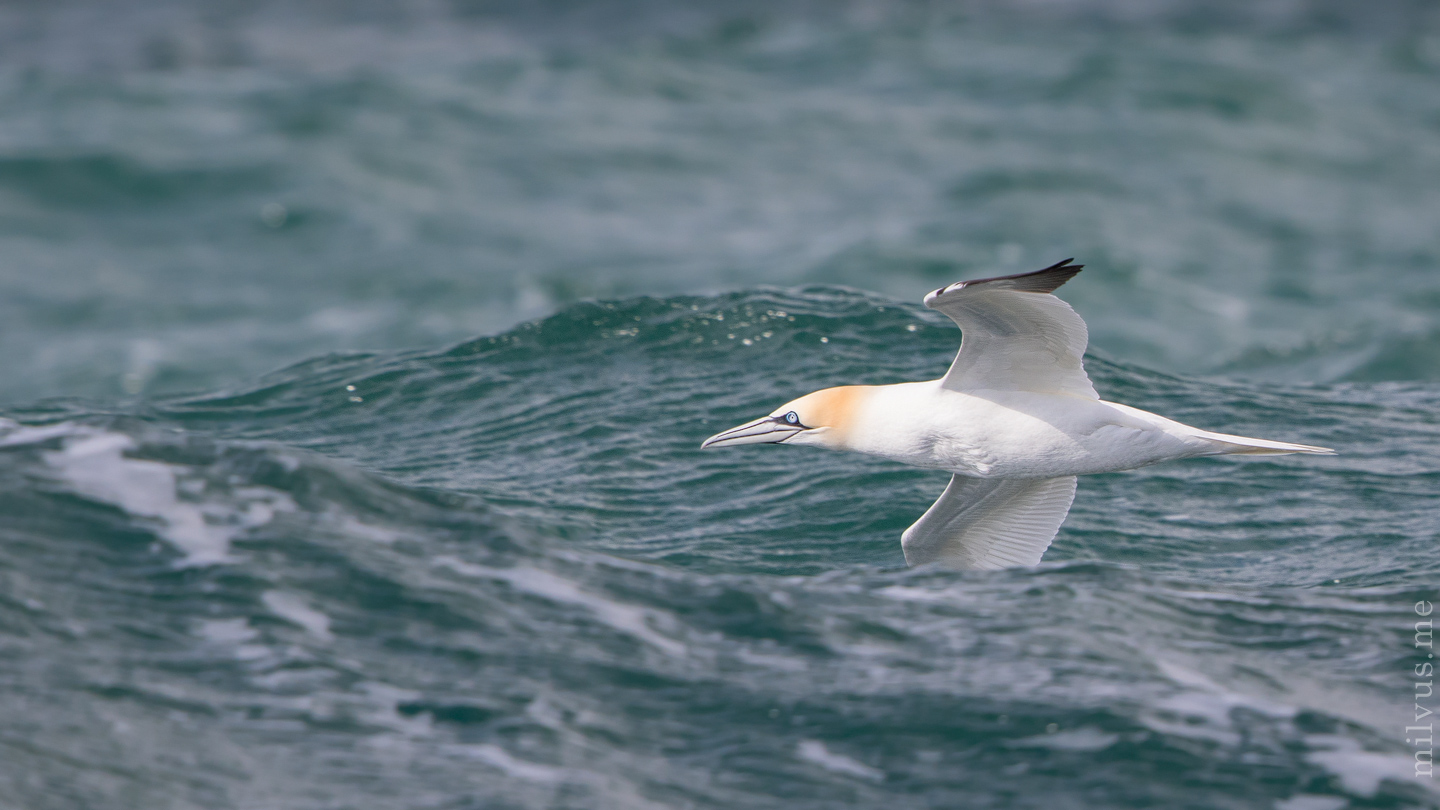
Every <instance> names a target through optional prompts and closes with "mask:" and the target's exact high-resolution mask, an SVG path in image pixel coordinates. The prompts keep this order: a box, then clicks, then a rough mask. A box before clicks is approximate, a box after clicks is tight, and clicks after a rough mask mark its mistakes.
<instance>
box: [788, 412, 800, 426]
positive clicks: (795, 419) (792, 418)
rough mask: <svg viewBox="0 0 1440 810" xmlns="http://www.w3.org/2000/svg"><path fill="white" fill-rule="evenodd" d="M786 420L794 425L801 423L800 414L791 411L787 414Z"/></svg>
mask: <svg viewBox="0 0 1440 810" xmlns="http://www.w3.org/2000/svg"><path fill="white" fill-rule="evenodd" d="M785 421H786V422H789V423H790V424H792V425H798V424H800V414H798V413H795V412H794V411H791V412H789V413H787V414H785Z"/></svg>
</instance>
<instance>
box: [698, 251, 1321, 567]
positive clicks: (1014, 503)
mask: <svg viewBox="0 0 1440 810" xmlns="http://www.w3.org/2000/svg"><path fill="white" fill-rule="evenodd" d="M1079 270H1080V266H1078V265H1071V264H1069V263H1068V261H1067V262H1061V263H1059V264H1057V265H1054V266H1052V267H1048V268H1046V269H1045V270H1041V271H1039V272H1036V273H1028V274H1024V275H1020V276H1008V277H1004V278H998V279H982V280H979V281H969V282H961V283H959V284H953V285H950V286H949V287H945V288H942V289H940V290H936V291H935V292H934V293H931V294H930V295H929V296H926V299H925V304H926V306H929V307H931V308H933V309H938V310H940V311H942V312H944V313H945V314H947V315H949V316H950V317H951V318H952V319H953V320H955V321H956V323H957V324H958V325H959V326H960V328H961V330H962V332H963V334H964V342H963V343H962V345H961V350H960V353H959V354H958V355H957V356H956V359H955V362H954V363H953V364H952V365H951V367H950V370H949V372H947V373H946V375H945V376H944V377H942V378H940V379H938V380H930V381H926V382H913V383H900V384H897V385H877V386H867V385H855V386H842V387H839V388H827V389H824V390H821V391H816V392H814V393H811V394H807V395H805V396H803V397H801V398H799V399H797V400H795V401H793V402H791V403H788V404H786V405H784V406H782V407H781V408H779V409H777V410H776V411H775V412H774V413H772V414H771V415H770V416H767V417H764V418H762V419H757V420H755V421H753V422H749V423H746V424H744V425H740V426H739V427H736V428H733V429H731V430H728V431H725V432H724V433H720V434H718V435H716V436H712V437H711V438H710V439H707V440H706V442H705V444H704V445H703V446H705V447H711V446H717V445H718V446H724V445H733V444H756V443H767V444H815V445H821V446H825V447H829V448H832V449H840V450H851V451H855V452H860V453H866V454H869V455H874V456H879V457H882V458H886V459H890V460H892V461H898V462H900V463H903V464H908V465H910V466H914V467H924V468H929V469H937V470H945V471H948V472H950V473H952V475H953V477H952V479H951V482H950V486H949V487H947V488H946V490H945V493H944V494H943V495H941V496H940V500H938V501H936V503H935V505H934V506H932V507H931V508H930V509H929V511H927V512H926V513H925V514H924V516H922V517H921V518H920V520H919V521H917V522H916V523H915V525H913V526H911V527H910V528H909V529H908V530H906V532H905V534H904V536H903V537H902V546H903V548H904V550H905V558H906V560H907V561H908V562H910V563H911V564H920V563H925V562H932V561H938V562H944V563H948V564H950V565H953V566H957V567H961V568H997V567H1003V566H1007V565H1033V564H1034V563H1036V562H1039V560H1040V556H1041V555H1042V554H1043V553H1044V551H1045V549H1046V548H1047V547H1048V546H1049V544H1050V541H1051V540H1052V539H1053V538H1054V536H1055V534H1056V532H1058V531H1059V528H1060V524H1061V522H1063V521H1064V519H1065V515H1066V513H1068V511H1069V509H1070V502H1071V500H1072V499H1073V497H1074V494H1075V476H1077V475H1088V474H1091V473H1101V472H1114V471H1117V470H1130V469H1135V468H1137V467H1144V466H1147V465H1150V464H1156V463H1159V462H1162V461H1172V460H1176V459H1183V458H1192V457H1195V456H1213V455H1234V454H1245V455H1275V454H1286V453H1330V452H1332V451H1330V450H1328V449H1326V448H1323V447H1312V446H1309V445H1300V444H1290V443H1287V442H1275V441H1269V440H1265V439H1251V438H1247V437H1243V436H1232V435H1228V434H1223V433H1212V432H1210V431H1205V430H1201V429H1199V428H1194V427H1190V426H1189V425H1184V424H1181V423H1179V422H1176V421H1173V420H1171V419H1166V418H1165V417H1163V416H1158V415H1156V414H1153V413H1149V412H1147V411H1142V410H1139V409H1138V408H1131V407H1129V406H1127V405H1121V404H1118V403H1114V402H1106V401H1104V400H1101V399H1100V398H1099V396H1098V395H1097V394H1096V393H1095V389H1094V387H1093V386H1091V384H1090V380H1089V377H1087V376H1086V375H1085V371H1084V367H1083V365H1082V362H1081V357H1082V355H1083V354H1084V351H1085V345H1086V340H1087V333H1086V329H1085V323H1084V321H1082V320H1081V319H1080V317H1079V316H1078V315H1076V314H1075V312H1074V310H1072V309H1071V308H1070V307H1069V305H1067V304H1066V303H1065V302H1063V301H1061V300H1060V299H1058V298H1056V297H1054V296H1053V295H1050V294H1049V293H1050V292H1051V291H1052V290H1054V289H1055V288H1056V287H1058V286H1060V285H1061V284H1063V283H1064V282H1065V281H1067V280H1069V279H1070V278H1071V277H1073V276H1074V275H1075V273H1077V272H1079Z"/></svg>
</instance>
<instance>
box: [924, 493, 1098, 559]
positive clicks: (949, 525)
mask: <svg viewBox="0 0 1440 810" xmlns="http://www.w3.org/2000/svg"><path fill="white" fill-rule="evenodd" d="M1074 500H1075V476H1073V475H1068V476H1065V477H1064V478H967V477H965V476H963V475H956V476H952V477H951V478H950V486H948V487H946V488H945V492H944V493H943V494H942V495H941V496H940V500H938V501H936V502H935V504H934V505H933V506H931V507H930V508H929V509H928V510H926V512H925V514H923V515H921V516H920V519H919V520H917V521H915V525H913V526H911V527H910V528H908V529H906V530H905V534H903V535H901V538H900V547H901V548H902V549H904V550H905V562H907V563H909V564H911V565H923V564H924V563H928V562H939V563H942V564H944V565H947V566H950V567H952V568H980V569H983V568H1008V567H1010V566H1016V565H1035V564H1036V563H1038V562H1040V557H1041V555H1043V554H1044V553H1045V549H1047V548H1049V547H1050V541H1051V540H1054V539H1055V535H1056V533H1057V532H1059V531H1060V524H1061V523H1064V522H1065V515H1067V514H1069V512H1070V504H1071V502H1072V501H1074Z"/></svg>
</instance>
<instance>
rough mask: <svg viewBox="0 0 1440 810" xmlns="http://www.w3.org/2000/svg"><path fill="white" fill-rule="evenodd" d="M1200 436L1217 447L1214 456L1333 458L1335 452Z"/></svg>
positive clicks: (1217, 435) (1226, 436)
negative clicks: (1297, 454) (1305, 454)
mask: <svg viewBox="0 0 1440 810" xmlns="http://www.w3.org/2000/svg"><path fill="white" fill-rule="evenodd" d="M1201 435H1202V436H1203V437H1204V438H1206V439H1209V440H1210V441H1212V442H1215V443H1216V444H1217V445H1219V446H1218V447H1217V448H1216V452H1215V455H1217V456H1218V455H1226V456H1283V455H1288V454H1290V453H1310V454H1312V455H1317V456H1333V455H1335V451H1334V450H1331V449H1330V448H1328V447H1316V446H1314V445H1311V444H1293V443H1291V442H1272V441H1270V440H1269V439H1251V438H1249V437H1247V436H1232V435H1230V434H1228V433H1211V432H1210V431H1208V430H1207V431H1202V432H1201Z"/></svg>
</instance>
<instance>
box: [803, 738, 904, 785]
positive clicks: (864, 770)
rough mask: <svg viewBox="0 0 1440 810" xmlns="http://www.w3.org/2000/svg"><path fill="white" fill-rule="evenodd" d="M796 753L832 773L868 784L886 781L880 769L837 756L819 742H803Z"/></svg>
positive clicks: (840, 755) (843, 756)
mask: <svg viewBox="0 0 1440 810" xmlns="http://www.w3.org/2000/svg"><path fill="white" fill-rule="evenodd" d="M795 753H796V754H798V755H799V756H800V758H801V759H803V760H805V761H806V762H811V763H814V764H816V765H819V766H820V767H822V768H824V769H825V770H827V771H830V772H831V773H838V774H843V775H845V776H853V777H854V778H856V779H864V780H865V781H867V782H883V781H885V772H884V771H882V770H880V769H879V768H872V767H870V766H869V765H866V764H865V763H863V762H858V761H856V760H853V759H851V758H850V757H847V756H845V755H844V754H837V753H835V752H833V751H831V750H830V749H829V748H826V747H825V743H823V742H820V741H819V740H801V741H800V744H799V745H798V746H796V748H795Z"/></svg>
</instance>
